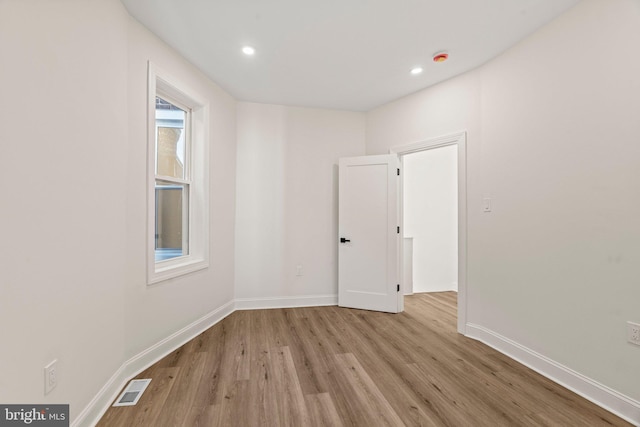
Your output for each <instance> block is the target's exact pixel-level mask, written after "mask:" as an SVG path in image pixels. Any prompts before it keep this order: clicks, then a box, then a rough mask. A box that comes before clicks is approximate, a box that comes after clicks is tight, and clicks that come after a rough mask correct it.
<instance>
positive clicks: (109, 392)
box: [71, 301, 235, 427]
mask: <svg viewBox="0 0 640 427" xmlns="http://www.w3.org/2000/svg"><path fill="white" fill-rule="evenodd" d="M234 311H235V310H234V301H229V302H228V303H226V304H224V305H223V306H221V307H219V308H217V309H215V310H213V311H212V312H210V313H208V314H206V315H204V316H202V317H201V318H200V319H198V320H196V321H195V322H193V323H191V324H189V325H187V326H185V327H184V328H182V329H180V330H179V331H177V332H175V333H173V334H171V335H169V336H168V337H167V338H164V339H163V340H161V341H159V342H157V343H156V344H154V345H152V346H151V347H149V348H148V349H146V350H144V351H142V352H140V353H138V354H137V355H135V356H133V357H132V358H131V359H129V360H127V361H126V362H124V363H123V364H122V366H121V367H120V368H119V369H118V370H117V371H116V372H115V373H114V374H113V375H112V376H111V378H109V380H108V381H107V383H106V384H105V385H104V386H103V387H102V388H101V389H100V391H99V392H98V394H96V396H95V397H94V398H93V399H92V400H91V402H89V404H88V405H87V406H86V407H85V408H84V410H83V411H82V412H81V413H80V414H79V415H78V417H77V418H76V419H75V421H74V422H73V423H72V424H71V426H72V427H80V426H95V425H96V424H97V423H98V421H100V418H102V416H103V415H104V413H105V412H106V411H107V409H108V408H109V407H110V406H111V403H112V402H113V401H114V400H115V399H116V398H117V397H118V395H119V393H120V391H121V390H122V388H123V387H124V386H125V385H126V384H127V382H129V380H131V378H133V377H135V376H136V375H138V374H139V373H140V372H142V371H144V370H145V369H147V368H148V367H149V366H151V365H153V364H154V363H156V362H157V361H159V360H160V359H162V358H163V357H165V356H166V355H168V354H170V353H171V352H172V351H174V350H175V349H177V348H179V347H180V346H182V345H184V344H185V343H187V342H189V341H190V340H192V339H193V338H195V337H196V336H198V335H200V334H201V333H202V332H204V331H206V330H207V329H209V328H210V327H212V326H213V325H215V324H216V323H218V322H220V321H221V320H222V319H224V318H225V317H227V316H228V315H230V314H231V313H233V312H234Z"/></svg>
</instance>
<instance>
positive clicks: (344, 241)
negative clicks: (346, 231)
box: [340, 237, 351, 243]
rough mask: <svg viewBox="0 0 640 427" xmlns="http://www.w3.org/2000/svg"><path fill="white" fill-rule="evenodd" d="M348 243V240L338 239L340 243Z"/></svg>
mask: <svg viewBox="0 0 640 427" xmlns="http://www.w3.org/2000/svg"><path fill="white" fill-rule="evenodd" d="M350 241H351V240H349V239H345V238H344V237H341V238H340V243H347V242H350Z"/></svg>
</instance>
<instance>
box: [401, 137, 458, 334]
mask: <svg viewBox="0 0 640 427" xmlns="http://www.w3.org/2000/svg"><path fill="white" fill-rule="evenodd" d="M443 148H444V149H445V150H440V151H436V150H439V149H443ZM390 151H391V153H395V154H397V155H398V156H399V158H400V163H401V165H402V166H401V168H402V169H403V173H402V174H401V177H402V179H401V180H400V222H401V230H402V231H403V232H402V233H401V239H402V243H403V244H401V245H400V266H403V265H405V264H406V263H407V261H408V260H409V257H410V256H411V254H410V253H408V252H410V251H411V248H410V247H409V246H410V245H409V244H406V246H405V243H404V240H405V239H404V237H408V238H413V240H414V241H413V249H414V250H415V249H418V252H419V253H420V254H421V255H420V256H422V257H424V256H427V257H429V258H430V259H428V260H427V261H426V262H424V260H423V261H422V263H423V265H421V266H420V268H419V269H417V270H416V269H415V268H414V269H413V270H412V271H413V272H416V273H418V274H419V275H420V274H422V277H421V278H419V279H418V280H420V281H421V283H416V281H415V279H416V278H415V277H413V278H412V277H408V274H407V273H405V271H404V269H403V268H401V269H400V281H401V288H402V289H403V290H409V289H411V281H412V279H413V291H414V292H415V291H416V288H415V286H416V284H417V285H418V286H420V289H425V291H427V292H428V291H429V290H431V291H436V290H454V289H445V288H453V287H454V286H456V287H457V289H455V290H457V292H458V293H457V299H458V332H460V333H462V334H464V333H465V325H466V291H467V289H466V248H467V218H466V206H467V202H466V198H467V196H466V133H465V132H460V133H456V134H451V135H446V136H443V137H439V138H433V139H429V140H426V141H420V142H416V143H413V144H408V145H401V146H396V147H393V148H392V149H391V150H390ZM409 156H413V157H409ZM452 157H453V158H454V159H455V169H456V170H455V172H454V177H452V178H451V179H450V180H449V181H451V180H453V183H451V182H450V183H448V184H447V183H445V182H442V183H441V184H442V186H447V185H449V186H451V185H453V186H455V191H453V194H449V196H446V195H444V196H443V195H438V196H436V195H435V193H433V191H431V192H429V190H433V189H434V188H437V187H438V184H435V185H434V186H432V185H429V184H425V183H424V182H423V183H420V182H419V181H420V180H421V179H424V178H425V177H424V176H423V174H422V173H421V172H423V171H420V170H417V173H413V174H412V171H411V170H410V171H409V174H410V176H409V180H410V181H407V176H406V174H405V173H404V168H405V163H407V164H408V165H409V167H410V168H412V167H416V166H417V167H418V168H420V166H419V165H420V163H423V162H424V161H426V162H427V163H429V162H430V163H431V164H433V162H438V161H446V159H447V158H449V159H450V160H451V159H452ZM425 159H427V160H425ZM441 166H443V167H446V166H445V165H441ZM413 172H416V170H414V171H413ZM443 173H444V175H447V174H449V175H450V174H451V173H452V171H451V170H449V171H448V172H443ZM412 175H413V176H412ZM444 175H442V176H444ZM431 179H442V178H434V177H431ZM405 187H406V188H405ZM405 190H408V191H410V192H412V193H414V194H415V193H418V192H421V191H422V192H423V193H427V194H426V202H425V201H424V200H422V201H416V200H413V201H409V203H410V204H411V203H414V204H418V205H421V204H422V205H423V206H417V207H416V210H418V212H413V213H410V214H409V217H406V216H405V212H404V211H405V196H406V193H405ZM423 195H425V194H423ZM446 197H454V198H455V202H456V203H455V205H456V206H455V208H456V209H455V211H456V213H455V215H454V217H453V218H451V217H449V218H447V219H446V220H445V221H447V222H448V223H450V224H449V225H448V226H447V227H453V228H454V230H453V231H451V230H449V231H445V232H443V233H440V234H441V236H440V237H442V238H443V239H447V238H449V239H450V238H451V233H452V232H453V233H454V234H455V238H456V241H455V242H453V243H451V241H449V243H444V245H446V246H447V248H446V249H444V250H441V251H440V252H446V253H445V254H443V253H440V254H438V253H437V252H438V244H437V243H436V244H433V243H434V242H427V241H426V239H429V237H427V235H428V234H429V233H433V230H437V229H438V228H442V225H440V227H439V225H438V224H437V219H436V218H434V217H432V218H431V224H425V223H422V224H420V221H415V220H414V219H413V218H411V216H412V215H415V216H418V217H419V216H421V215H422V214H421V212H419V211H420V210H422V211H423V212H424V210H425V209H429V204H430V203H429V202H431V206H433V203H434V202H436V198H438V199H439V200H440V201H442V200H445V199H446ZM423 199H424V198H423ZM425 204H426V206H425ZM451 207H452V206H449V209H443V210H442V212H440V213H438V214H436V215H445V216H446V215H450V214H451ZM409 209H412V208H411V207H410V208H409ZM405 220H406V221H407V223H405ZM434 222H435V223H434ZM420 229H423V230H422V231H420ZM429 229H431V231H429ZM410 233H421V235H420V236H411V235H410ZM425 233H426V234H425ZM431 237H433V235H432V236H431ZM417 238H419V239H420V241H418V240H417ZM442 241H444V240H442ZM456 243H457V244H456ZM440 245H443V243H440ZM440 249H442V248H440ZM451 251H454V252H455V253H454V254H453V255H452V254H451ZM441 255H445V256H444V258H443V257H441ZM445 258H446V259H445ZM414 259H415V257H414ZM438 263H444V264H449V265H440V266H439V267H441V268H438V270H439V272H438V274H437V275H433V274H432V273H433V266H434V265H437V264H438ZM451 263H453V265H450V264H451ZM421 270H422V271H421ZM428 270H431V271H428ZM425 275H426V279H425Z"/></svg>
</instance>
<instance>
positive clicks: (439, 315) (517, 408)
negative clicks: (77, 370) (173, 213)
mask: <svg viewBox="0 0 640 427" xmlns="http://www.w3.org/2000/svg"><path fill="white" fill-rule="evenodd" d="M405 301H406V303H405V305H406V307H405V308H406V311H405V312H404V313H401V314H385V313H377V312H370V311H363V310H353V309H345V308H339V307H311V308H295V309H275V310H256V311H238V312H235V313H233V314H232V315H230V316H229V317H227V318H226V319H224V320H223V321H222V322H220V323H218V324H217V325H215V326H213V327H212V328H211V329H209V330H207V331H206V332H204V333H203V334H201V335H200V336H198V337H196V338H195V339H194V340H192V341H190V342H189V343H187V344H185V345H184V346H183V347H181V348H180V349H178V350H176V351H175V352H173V353H172V354H170V355H169V356H167V357H165V358H164V359H162V360H161V361H160V362H158V363H156V364H155V365H153V366H152V367H151V368H149V369H147V370H146V371H145V372H143V373H141V374H140V375H139V376H138V377H137V378H152V381H151V384H150V385H149V388H148V389H147V391H146V392H145V393H144V395H143V396H142V398H141V399H140V401H139V402H138V404H137V405H136V406H134V407H119V408H110V409H109V410H108V411H107V413H106V414H105V415H104V417H103V418H102V420H101V422H100V423H99V424H98V425H99V426H102V427H118V426H123V427H124V426H126V427H130V426H154V427H155V426H172V427H173V426H185V427H195V426H353V425H355V426H367V427H373V426H386V425H390V426H402V425H407V426H455V427H460V426H462V427H463V426H474V427H477V426H491V427H496V426H611V425H614V426H630V425H631V424H628V423H626V422H624V421H623V420H621V419H620V418H617V417H616V416H614V415H612V414H610V413H609V412H607V411H605V410H603V409H601V408H599V407H597V406H596V405H594V404H592V403H590V402H588V401H586V400H585V399H583V398H581V397H579V396H577V395H576V394H574V393H572V392H570V391H568V390H566V389H564V388H562V387H560V386H558V385H556V384H555V383H553V382H551V381H550V380H548V379H546V378H544V377H542V376H540V375H538V374H536V373H535V372H533V371H531V370H530V369H528V368H526V367H524V366H522V365H520V364H518V363H516V362H514V361H513V360H511V359H509V358H507V357H506V356H503V355H501V354H500V353H498V352H496V351H494V350H492V349H491V348H489V347H487V346H485V345H483V344H481V343H478V342H476V341H473V340H471V339H468V338H465V337H463V336H461V335H459V334H457V333H456V330H455V323H456V317H455V316H456V295H455V293H451V292H444V293H437V294H420V295H414V296H411V297H407V298H406V300H405Z"/></svg>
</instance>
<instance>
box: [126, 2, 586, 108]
mask: <svg viewBox="0 0 640 427" xmlns="http://www.w3.org/2000/svg"><path fill="white" fill-rule="evenodd" d="M578 1H579V0H315V1H311V0H188V1H185V0H122V3H123V4H124V5H125V7H126V8H127V9H128V10H129V13H131V15H133V17H135V18H136V19H137V20H138V21H140V22H141V23H142V24H143V25H145V26H146V27H147V28H149V29H150V30H151V31H152V32H153V33H155V34H156V35H158V36H159V37H160V38H161V39H162V40H164V41H165V42H166V43H167V44H169V45H170V46H172V47H173V48H175V49H176V50H178V51H179V52H180V53H181V54H182V55H183V56H184V57H185V58H187V59H188V60H189V61H190V62H192V63H193V64H195V65H196V66H197V67H198V68H200V69H201V70H202V71H203V72H204V73H205V74H207V75H208V76H209V77H210V78H211V79H212V80H213V81H215V82H216V83H218V84H219V85H220V86H222V87H223V88H224V89H225V90H227V91H228V92H229V93H230V94H231V95H233V96H234V97H235V98H237V99H238V100H241V101H252V102H260V103H270V104H282V105H297V106H306V107H321V108H330V109H341V110H352V111H368V110H371V109H372V108H375V107H377V106H380V105H382V104H385V103H387V102H389V101H392V100H394V99H397V98H400V97H402V96H404V95H408V94H410V93H412V92H415V91H418V90H420V89H423V88H425V87H428V86H431V85H434V84H436V83H438V82H441V81H443V80H446V79H448V78H451V77H453V76H455V75H458V74H460V73H463V72H465V71H468V70H470V69H473V68H475V67H477V66H479V65H481V64H483V63H484V62H486V61H488V60H489V59H491V58H493V57H495V56H496V55H498V54H500V53H501V52H503V51H504V50H505V49H507V48H509V47H510V46H512V45H513V44H515V43H517V42H518V41H520V40H521V39H523V38H524V37H526V36H527V35H528V34H530V33H532V32H534V31H535V30H536V29H538V28H539V27H541V26H542V25H544V24H545V23H547V22H549V21H550V20H552V19H553V18H554V17H556V16H557V15H559V14H560V13H562V12H563V11H565V10H566V9H568V8H569V7H571V6H573V5H575V4H576V3H578ZM245 45H250V46H253V47H254V48H255V49H256V53H255V55H253V56H246V55H244V54H243V53H242V52H241V49H242V47H243V46H245ZM442 50H446V51H448V52H449V55H450V57H449V60H448V61H447V62H444V63H439V64H437V63H434V62H433V61H432V60H431V57H432V55H433V54H434V53H436V52H438V51H442ZM415 66H422V67H423V68H424V72H423V73H421V74H419V75H411V74H410V70H411V69H412V68H413V67H415Z"/></svg>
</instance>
